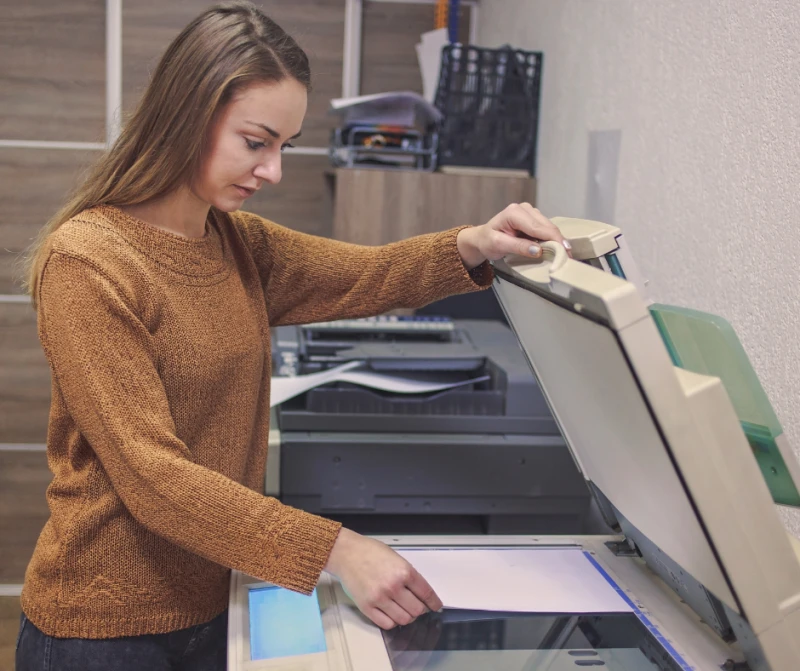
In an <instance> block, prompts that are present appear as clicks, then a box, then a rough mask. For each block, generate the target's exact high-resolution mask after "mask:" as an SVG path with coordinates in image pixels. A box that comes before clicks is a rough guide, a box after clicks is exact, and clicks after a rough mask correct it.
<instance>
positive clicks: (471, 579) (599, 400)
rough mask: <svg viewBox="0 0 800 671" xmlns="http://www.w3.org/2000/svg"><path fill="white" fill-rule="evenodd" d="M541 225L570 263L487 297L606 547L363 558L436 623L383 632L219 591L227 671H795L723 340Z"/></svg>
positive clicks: (747, 387)
mask: <svg viewBox="0 0 800 671" xmlns="http://www.w3.org/2000/svg"><path fill="white" fill-rule="evenodd" d="M554 223H556V224H557V225H559V226H560V227H561V229H562V231H563V232H564V234H565V236H566V237H567V238H568V239H569V240H570V241H571V242H572V245H573V258H569V257H568V255H567V254H566V252H565V250H564V249H563V248H562V247H561V246H559V245H557V244H554V243H550V242H547V243H544V245H543V246H544V254H543V257H542V258H541V259H538V260H531V259H528V258H522V257H514V256H509V257H506V258H505V259H503V260H501V261H498V262H495V264H494V267H495V283H494V287H493V289H494V291H495V292H496V295H497V297H498V300H499V302H500V304H501V306H502V308H503V310H504V312H505V314H506V316H507V319H508V322H509V324H510V325H511V328H512V330H513V333H514V334H515V337H516V338H517V339H518V342H519V344H520V346H521V348H522V351H523V352H524V356H525V359H526V362H527V363H528V364H529V366H530V369H531V370H532V371H533V373H534V375H535V377H536V380H537V382H538V386H539V388H540V390H541V392H542V394H543V396H544V398H545V400H546V402H547V406H548V408H549V409H550V411H551V416H552V417H553V419H554V420H555V422H556V423H557V425H558V427H559V430H560V432H561V434H562V436H563V438H564V441H565V444H566V446H567V448H568V450H569V453H570V455H571V456H572V458H573V459H574V462H575V464H576V465H577V468H578V470H579V472H580V474H581V476H582V478H583V479H584V480H585V482H586V486H587V488H588V489H589V491H590V492H591V495H592V497H593V499H594V500H595V502H596V503H597V505H598V507H599V508H600V510H601V511H602V512H603V515H604V517H605V520H606V522H607V524H608V526H609V527H610V528H611V529H612V530H613V533H610V534H607V535H580V534H574V535H573V534H559V535H548V534H520V535H496V534H488V535H487V534H482V535H473V536H466V535H465V536H456V535H414V536H406V535H399V534H398V535H392V534H386V535H382V536H379V538H380V539H381V540H382V541H384V542H386V543H387V544H389V545H390V546H392V547H393V548H395V549H396V550H397V551H398V552H400V553H401V554H403V556H405V557H407V558H409V561H410V562H411V563H412V564H413V565H414V566H417V567H418V569H419V570H420V572H421V573H422V574H423V575H424V576H425V575H426V573H427V576H426V577H430V580H431V584H432V586H433V587H434V589H436V590H437V592H439V593H441V594H442V595H443V601H444V604H445V608H444V610H443V611H442V612H439V613H427V614H426V615H424V616H422V617H420V618H418V619H417V620H416V621H415V622H413V623H412V624H410V625H407V626H405V627H397V628H395V629H392V630H388V631H383V630H381V629H379V628H378V627H376V626H375V625H373V624H372V623H371V622H370V621H369V620H368V619H367V618H365V617H364V616H363V615H362V614H361V613H360V612H359V611H358V609H357V608H356V607H355V605H354V604H353V602H352V601H351V599H350V598H349V596H348V595H347V594H346V593H345V591H344V589H343V588H342V586H341V584H339V583H338V582H337V581H336V580H334V579H332V577H331V576H329V575H328V574H325V573H323V575H322V578H321V580H320V582H319V583H318V585H317V587H316V589H315V591H314V593H313V595H312V596H305V595H300V594H296V593H293V592H289V591H287V590H285V589H283V588H280V587H277V586H274V585H270V584H267V583H264V582H262V581H259V580H258V579H255V578H252V577H249V576H245V575H243V574H241V573H238V572H233V574H232V577H231V596H230V610H229V641H228V642H229V648H228V668H229V670H230V671H240V670H242V671H244V670H246V671H250V670H253V671H255V670H256V669H259V670H260V669H282V670H289V669H292V670H298V669H308V670H318V669H320V670H321V669H325V670H327V671H366V670H368V671H410V670H412V669H414V670H421V669H431V670H433V669H436V670H438V671H451V670H455V669H462V670H464V671H472V670H476V671H477V670H478V669H480V670H497V671H523V670H524V671H539V670H547V671H584V670H585V669H600V670H606V669H607V670H608V671H667V670H669V671H689V670H702V671H706V670H708V671H712V670H715V671H716V670H720V669H722V670H724V671H796V670H797V669H800V543H798V541H797V540H796V539H795V538H794V537H793V536H792V535H791V534H790V533H789V532H788V531H787V530H786V528H785V527H784V524H783V522H782V520H781V516H780V514H779V507H785V508H786V510H787V511H789V512H791V511H792V510H793V509H796V508H797V507H800V494H798V488H799V487H800V467H799V466H798V462H797V459H796V458H795V456H794V455H793V454H792V452H791V449H790V447H789V446H788V444H787V441H786V439H785V437H784V435H783V432H782V430H781V427H780V424H779V422H778V421H777V418H776V417H775V414H774V412H773V410H772V408H771V406H770V404H769V402H768V400H767V397H766V394H765V393H764V391H763V389H762V387H761V385H760V384H759V382H758V379H757V377H756V375H755V373H754V372H753V369H752V366H751V365H750V363H749V361H748V359H747V356H746V355H745V353H744V350H743V348H742V347H741V344H740V343H739V341H738V339H737V338H736V335H735V333H734V332H733V329H732V328H731V327H730V325H729V324H727V322H725V321H724V320H722V319H720V318H718V317H715V316H713V315H707V314H704V313H701V312H697V311H693V310H688V309H684V308H678V307H672V306H664V305H658V304H654V303H651V302H650V301H649V300H648V299H647V298H646V297H645V296H644V295H643V292H644V291H646V287H644V286H643V285H641V280H640V278H639V277H638V276H637V275H636V274H635V272H633V265H627V264H626V263H625V262H624V255H621V254H620V251H622V250H621V247H620V241H621V236H620V232H619V230H618V229H615V228H614V227H612V226H606V225H604V224H601V223H598V222H589V221H584V220H569V219H555V220H554ZM532 412H533V413H534V414H536V413H537V412H539V411H538V409H537V408H536V407H535V406H534V407H533V409H532ZM487 468H488V466H487ZM436 562H438V565H437V563H436ZM426 567H430V568H426ZM434 568H435V569H436V570H434ZM531 585H536V587H535V588H534V587H531ZM487 586H491V589H490V590H487ZM445 591H446V594H445ZM594 597H597V599H596V600H593V599H594ZM481 599H484V601H483V602H481V601H480V600H481ZM482 604H483V605H482ZM496 604H500V605H496ZM503 604H506V605H505V606H504V605H503ZM507 604H512V605H511V606H508V605H507Z"/></svg>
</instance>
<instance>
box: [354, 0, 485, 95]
mask: <svg viewBox="0 0 800 671" xmlns="http://www.w3.org/2000/svg"><path fill="white" fill-rule="evenodd" d="M435 11H436V6H435V5H434V4H427V5H419V4H406V3H395V2H369V0H367V1H366V2H364V13H363V23H362V26H363V42H362V50H361V94H362V95H367V94H369V93H382V92H384V91H416V92H417V93H422V75H421V74H420V71H419V61H418V60H417V51H416V48H415V45H416V44H417V43H418V42H419V41H420V35H422V33H426V32H428V31H430V30H433V29H434V26H435V25H436V24H435ZM469 17H470V11H469V7H466V6H461V7H460V10H459V22H458V29H459V37H460V40H461V42H462V43H467V42H469Z"/></svg>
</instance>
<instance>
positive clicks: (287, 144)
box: [281, 142, 294, 151]
mask: <svg viewBox="0 0 800 671" xmlns="http://www.w3.org/2000/svg"><path fill="white" fill-rule="evenodd" d="M292 148H294V145H293V144H292V143H291V142H287V143H286V144H285V145H283V146H282V147H281V151H284V150H285V149H292Z"/></svg>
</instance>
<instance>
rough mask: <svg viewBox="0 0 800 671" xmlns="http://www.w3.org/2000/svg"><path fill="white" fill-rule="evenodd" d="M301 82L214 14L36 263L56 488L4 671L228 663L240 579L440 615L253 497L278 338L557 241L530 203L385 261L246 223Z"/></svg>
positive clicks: (294, 57)
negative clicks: (292, 328)
mask: <svg viewBox="0 0 800 671" xmlns="http://www.w3.org/2000/svg"><path fill="white" fill-rule="evenodd" d="M309 86H310V74H309V67H308V59H307V58H306V55H305V54H304V53H303V51H302V50H301V49H300V48H299V47H298V45H297V44H296V43H295V41H294V40H293V39H292V38H291V37H289V36H288V35H287V34H286V33H285V32H284V31H283V30H282V29H281V28H280V27H279V26H277V25H276V24H275V23H274V22H273V21H271V20H270V19H268V18H267V17H266V16H264V15H263V14H262V13H261V12H260V11H259V10H258V9H256V8H255V7H254V6H253V5H250V4H247V3H235V4H231V5H223V6H218V7H215V8H212V9H210V10H208V11H206V12H204V13H203V14H201V15H200V16H198V17H197V18H196V19H195V20H194V21H192V23H191V24H189V25H188V26H187V27H186V28H185V29H184V30H183V31H182V32H181V34H180V35H179V36H178V37H177V38H176V39H175V41H174V42H173V43H172V44H171V45H170V46H169V48H168V49H167V51H166V53H165V54H164V56H163V58H162V60H161V62H160V64H159V66H158V68H157V69H156V71H155V73H154V74H153V77H152V81H151V82H150V85H149V87H148V89H147V91H146V92H145V94H144V97H143V99H142V101H141V104H140V106H139V108H138V109H137V110H136V112H135V114H134V115H133V117H132V118H131V120H130V122H129V123H128V124H127V125H126V127H125V129H124V130H123V132H122V134H121V136H120V138H119V140H118V141H117V142H116V143H115V145H114V146H113V147H112V148H111V150H110V151H109V152H108V153H107V154H106V155H104V157H103V158H102V159H101V160H100V161H99V163H98V164H97V165H96V166H95V168H94V171H93V172H92V173H91V175H90V176H89V177H88V179H87V180H86V181H85V183H84V184H83V186H82V187H81V188H80V189H79V190H78V192H77V193H76V195H75V196H74V197H73V198H72V199H71V200H70V201H69V202H68V203H67V205H66V206H65V207H64V209H63V210H62V211H61V212H60V213H59V214H57V215H56V217H55V218H54V219H53V220H52V221H51V222H50V224H49V225H48V226H47V227H46V228H45V229H44V230H43V231H42V234H41V235H40V238H39V241H38V242H37V244H36V245H35V246H34V248H33V250H32V254H31V258H30V261H31V266H30V277H29V285H30V286H29V288H30V291H31V295H32V297H33V299H34V302H35V305H36V307H37V311H38V320H39V322H38V323H39V336H40V339H41V342H42V346H43V348H44V351H45V353H46V355H47V358H48V361H49V363H50V366H51V371H52V381H53V387H52V409H51V413H50V425H49V432H48V459H49V465H50V468H51V469H52V471H53V474H54V479H53V483H52V485H51V486H50V488H49V490H48V494H47V496H48V502H49V506H50V510H51V517H50V519H49V521H48V522H47V525H46V526H45V528H44V530H43V531H42V534H41V537H40V539H39V542H38V544H37V546H36V550H35V552H34V556H33V559H32V560H31V563H30V566H29V568H28V571H27V575H26V579H25V586H24V589H23V592H22V609H23V611H24V615H23V618H22V623H21V626H20V636H19V641H18V647H17V669H18V671H29V670H31V671H32V670H33V669H36V670H40V669H45V670H52V671H56V670H63V671H71V670H73V669H74V670H75V671H90V670H92V669H98V670H100V669H102V671H106V670H107V669H115V670H116V671H128V670H132V669H147V670H148V671H159V670H161V669H186V670H189V669H193V670H195V669H196V670H200V669H224V668H225V642H226V610H225V609H226V605H227V601H228V581H229V573H230V569H231V568H234V569H237V570H240V571H243V572H245V573H247V574H249V575H252V576H256V577H258V578H261V579H263V580H266V581H269V582H272V583H275V584H277V585H281V586H284V587H286V588H289V589H292V590H296V591H300V592H304V593H310V592H311V591H312V590H313V588H314V587H315V585H316V583H317V581H318V579H319V576H320V573H321V572H322V571H323V570H325V571H329V572H330V573H331V574H333V575H334V576H336V577H337V578H338V579H340V580H341V582H342V583H343V585H344V586H345V587H346V588H347V590H348V592H349V593H350V594H351V595H352V598H353V599H354V601H355V603H356V604H357V605H358V607H359V608H360V609H361V611H362V612H363V613H364V614H365V615H366V616H367V617H369V618H370V619H371V620H372V621H373V622H375V623H376V624H377V625H379V626H380V627H383V628H391V627H393V626H395V625H396V624H407V623H409V622H411V621H412V620H413V619H414V618H416V617H418V616H419V615H421V614H422V613H424V612H425V611H426V610H429V609H434V610H436V609H439V608H440V607H441V605H442V604H441V602H440V600H439V598H438V597H437V596H436V594H435V593H434V591H433V590H432V589H431V587H430V585H429V584H428V583H427V582H426V581H425V579H424V578H423V577H422V576H420V575H419V574H418V573H417V572H415V571H414V569H413V568H412V567H411V566H410V565H409V564H408V563H407V562H406V561H405V560H403V559H402V558H401V557H400V556H399V555H397V554H396V553H395V552H394V551H393V550H391V549H390V548H389V547H387V546H386V545H384V544H382V543H380V542H378V541H376V540H373V539H370V538H366V537H363V536H360V535H358V534H356V533H354V532H352V531H349V530H348V529H344V528H341V527H340V525H339V524H337V523H334V522H332V521H329V520H326V519H323V518H320V517H317V516H314V515H311V514H308V513H305V512H302V511H300V510H296V509H293V508H290V507H288V506H284V505H281V504H280V503H279V502H278V501H276V500H275V499H273V498H268V497H265V496H264V495H263V482H264V469H265V464H266V451H267V438H268V431H269V427H268V423H269V414H270V413H269V386H270V331H269V329H270V327H271V326H276V325H280V324H292V323H307V322H312V321H323V320H333V319H340V318H345V317H358V316H365V315H373V314H378V313H382V312H385V311H387V310H389V309H392V308H396V307H401V306H403V307H417V306H422V305H424V304H427V303H430V302H432V301H434V300H437V299H440V298H443V297H445V296H447V295H450V294H455V293H459V292H467V291H473V290H478V289H481V288H485V287H487V286H489V285H490V284H491V280H492V273H491V268H490V266H489V264H488V263H487V260H494V259H499V258H501V257H503V256H504V255H506V254H508V253H512V252H513V253H518V254H526V255H529V256H538V255H539V254H540V253H541V251H540V248H539V246H538V245H537V244H536V243H535V241H541V240H559V241H562V242H563V239H562V238H561V236H560V234H559V232H558V230H557V229H556V228H555V227H554V226H553V225H552V224H551V223H550V222H549V221H548V220H547V219H546V218H545V217H544V216H542V215H541V214H540V213H539V212H538V211H537V210H535V209H534V208H533V207H531V206H530V205H528V204H525V203H523V204H515V205H511V206H509V207H508V208H507V209H505V210H504V211H503V212H501V213H499V214H498V215H497V216H495V217H494V218H493V219H492V220H491V221H489V222H488V223H486V224H484V225H481V226H474V227H472V226H464V227H459V228H456V229H453V230H448V231H444V232H442V233H436V234H429V235H423V236H419V237H415V238H412V239H409V240H405V241H402V242H398V243H394V244H391V245H386V246H382V247H363V246H357V245H351V244H345V243H342V242H337V241H333V240H328V239H323V238H317V237H313V236H309V235H304V234H301V233H297V232H294V231H292V230H289V229H287V228H283V227H281V226H279V225H277V224H274V223H272V222H270V221H267V220H265V219H262V218H260V217H258V216H255V215H253V214H248V213H246V212H243V211H241V210H240V208H241V207H242V205H243V204H244V202H245V201H246V199H247V198H248V197H249V196H251V195H253V194H254V193H255V192H256V191H257V190H258V189H259V188H260V187H261V186H262V185H263V184H264V183H265V182H266V183H268V184H275V183H277V182H278V181H279V180H280V178H281V151H282V150H283V148H284V147H287V146H290V142H291V140H292V138H295V137H297V136H298V135H299V134H300V129H301V125H302V121H303V117H304V115H305V112H306V97H307V92H308V90H309Z"/></svg>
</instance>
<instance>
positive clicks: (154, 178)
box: [25, 2, 311, 305]
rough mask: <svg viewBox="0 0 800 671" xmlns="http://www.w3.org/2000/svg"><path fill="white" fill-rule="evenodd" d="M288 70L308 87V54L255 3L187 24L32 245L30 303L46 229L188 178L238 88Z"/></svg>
mask: <svg viewBox="0 0 800 671" xmlns="http://www.w3.org/2000/svg"><path fill="white" fill-rule="evenodd" d="M288 77H291V78H294V79H296V80H297V81H298V82H299V83H301V84H303V85H304V86H305V87H306V89H307V90H310V89H311V71H310V68H309V65H308V57H307V56H306V54H305V52H304V51H303V50H302V49H301V48H300V46H299V45H298V44H297V43H296V42H295V41H294V39H292V37H290V36H289V35H288V34H287V33H286V32H285V31H284V30H283V29H282V28H281V27H280V26H279V25H278V24H277V23H275V22H274V21H273V20H272V19H270V18H268V17H267V16H265V15H264V14H263V13H262V12H261V11H260V10H259V9H258V8H257V7H256V6H255V5H253V4H252V3H250V2H230V3H224V4H220V5H217V6H215V7H212V8H210V9H208V10H206V11H205V12H203V13H202V14H200V15H199V16H198V17H197V18H196V19H194V20H193V21H192V22H191V23H190V24H189V25H187V26H186V27H185V28H184V29H183V30H182V31H181V33H180V34H179V35H178V36H177V37H176V38H175V40H173V42H172V44H170V45H169V47H168V48H167V50H166V52H164V55H163V56H162V57H161V61H160V62H159V64H158V67H157V68H156V70H155V72H154V73H153V76H152V78H151V80H150V83H149V85H148V87H147V89H146V90H145V92H144V95H143V96H142V99H141V101H140V103H139V106H138V107H137V108H136V110H135V111H134V113H133V115H132V116H131V117H130V119H129V121H128V122H127V123H126V124H125V127H124V128H123V130H122V132H121V133H120V136H119V138H118V139H117V140H116V142H115V143H114V144H113V146H112V147H111V148H110V149H109V150H108V151H107V152H106V153H105V154H104V155H103V156H102V158H100V160H99V161H98V162H97V163H96V164H95V165H94V166H93V167H92V169H91V170H90V172H89V173H88V175H87V177H86V179H85V180H84V181H83V183H82V184H81V185H80V186H79V187H78V189H77V190H76V191H75V192H74V193H73V194H72V196H71V197H70V198H69V200H68V201H67V202H66V203H65V205H64V206H63V207H62V208H61V210H59V211H58V212H57V213H56V215H55V216H54V217H53V218H52V219H51V220H50V221H49V222H48V223H47V224H46V225H45V226H44V227H43V228H42V229H41V231H40V232H39V235H38V236H37V238H36V240H35V241H34V243H33V244H32V245H31V247H30V249H29V251H28V254H27V256H26V259H25V261H26V265H27V268H26V270H27V273H26V275H27V282H26V290H27V291H28V293H29V294H30V295H31V298H32V299H33V301H34V305H35V304H36V293H37V289H38V285H39V279H40V277H41V273H42V266H43V264H44V262H45V260H46V259H45V250H44V243H45V241H46V239H47V237H48V236H49V235H50V234H51V233H53V232H54V231H56V230H57V229H58V228H59V226H61V225H62V224H63V223H64V222H66V221H67V220H69V219H71V218H72V217H74V216H75V215H77V214H79V213H80V212H82V211H83V210H85V209H87V208H90V207H94V206H95V205H100V204H109V205H133V204H136V203H142V202H145V201H148V200H151V199H153V198H157V197H159V196H163V195H166V194H168V193H170V192H172V191H174V190H175V189H177V188H179V187H180V186H182V185H184V184H187V183H189V182H190V180H191V178H192V176H193V175H194V174H195V173H196V171H197V169H198V167H199V164H200V161H201V160H202V156H203V149H204V143H205V141H206V140H207V138H208V135H209V131H210V128H211V126H212V124H213V121H214V119H215V118H216V116H217V114H218V113H219V112H220V111H221V110H222V108H223V107H224V106H225V104H226V103H227V102H228V101H230V99H231V97H232V96H233V95H234V94H235V93H236V91H238V90H240V89H242V88H244V87H246V86H247V85H249V84H251V83H254V82H277V81H281V80H283V79H286V78H288Z"/></svg>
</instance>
